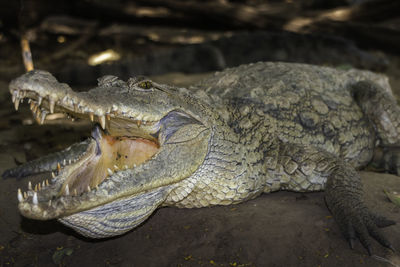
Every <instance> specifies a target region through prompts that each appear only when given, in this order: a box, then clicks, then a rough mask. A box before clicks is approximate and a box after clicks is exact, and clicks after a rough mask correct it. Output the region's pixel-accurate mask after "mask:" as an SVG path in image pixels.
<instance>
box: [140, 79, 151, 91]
mask: <svg viewBox="0 0 400 267" xmlns="http://www.w3.org/2000/svg"><path fill="white" fill-rule="evenodd" d="M138 86H139V87H140V88H142V89H151V88H152V87H153V84H152V83H151V82H150V81H144V82H140V83H138Z"/></svg>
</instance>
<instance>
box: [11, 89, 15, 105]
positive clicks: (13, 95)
mask: <svg viewBox="0 0 400 267" xmlns="http://www.w3.org/2000/svg"><path fill="white" fill-rule="evenodd" d="M15 92H16V91H14V93H13V94H12V95H11V100H12V102H13V103H14V102H15V99H16V94H15Z"/></svg>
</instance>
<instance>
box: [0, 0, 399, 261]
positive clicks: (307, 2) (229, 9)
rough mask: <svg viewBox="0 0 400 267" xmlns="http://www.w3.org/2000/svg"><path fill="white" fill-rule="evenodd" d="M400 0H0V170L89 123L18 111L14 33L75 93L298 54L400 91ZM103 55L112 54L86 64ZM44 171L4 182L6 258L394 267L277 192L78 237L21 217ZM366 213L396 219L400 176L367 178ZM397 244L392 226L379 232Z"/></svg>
mask: <svg viewBox="0 0 400 267" xmlns="http://www.w3.org/2000/svg"><path fill="white" fill-rule="evenodd" d="M399 14H400V1H397V0H392V1H389V0H370V1H367V0H364V1H363V0H358V1H357V0H286V1H284V0H275V1H257V0H247V1H234V0H232V1H228V0H219V1H201V0H197V1H194V0H192V1H183V0H166V1H161V0H160V1H157V0H147V1H145V0H143V1H101V0H93V1H88V0H85V1H67V0H58V1H54V0H53V1H51V0H43V1H28V0H26V1H1V2H0V118H1V119H0V173H1V172H3V171H4V170H5V169H7V168H11V167H13V166H15V165H16V164H20V163H22V162H25V161H27V160H31V159H34V158H37V157H39V156H43V155H45V154H48V153H49V152H54V151H58V150H60V149H63V148H65V147H66V146H68V145H70V144H72V143H73V142H77V141H80V140H81V139H82V138H84V137H85V136H87V135H88V134H89V132H90V127H91V126H90V124H88V123H87V122H85V121H77V122H74V123H72V122H70V121H68V120H66V119H63V120H54V121H47V122H46V123H45V125H43V126H39V125H37V124H36V123H34V121H33V119H32V116H31V114H30V111H29V108H28V106H27V105H26V104H21V105H20V109H19V111H18V112H17V111H15V110H14V107H13V105H12V102H11V101H10V96H9V92H8V83H9V81H10V80H11V79H12V78H15V77H17V76H19V75H21V74H22V73H24V72H25V70H24V65H23V61H22V58H21V46H20V40H21V38H23V37H24V38H26V39H27V40H29V43H30V46H31V51H32V56H33V63H34V65H35V68H39V69H45V70H48V71H51V72H52V73H54V74H55V75H56V76H57V77H58V78H59V79H60V80H61V81H63V82H67V83H69V84H71V85H73V87H74V88H75V89H77V90H85V89H87V88H89V87H90V86H94V85H95V84H96V79H97V78H98V77H99V76H101V75H105V74H114V75H118V76H120V77H122V78H123V79H127V78H128V77H131V76H135V75H146V76H150V77H151V78H152V79H154V80H157V81H159V82H163V83H168V84H175V85H180V86H187V85H190V84H192V83H194V82H196V81H198V80H199V79H201V78H204V77H206V76H207V75H210V73H212V72H214V71H217V70H222V69H224V68H227V67H233V66H237V65H240V64H245V63H250V62H256V61H287V62H304V63H312V64H318V65H324V66H333V67H337V68H342V69H349V68H353V67H356V68H360V69H367V70H372V71H377V72H381V73H384V74H386V75H388V77H389V79H390V83H391V85H392V87H393V90H394V92H395V94H396V95H397V96H399V92H400V91H399V90H400V60H399V53H400V49H399V48H400V15H399ZM106 51H108V52H110V51H111V52H110V53H111V54H113V55H114V56H115V58H114V59H112V60H108V61H105V62H103V63H102V64H99V65H94V66H92V65H89V64H88V62H89V59H93V58H96V55H99V54H101V53H103V54H104V53H105V52H106ZM43 178H44V177H43V175H41V176H40V175H39V176H37V177H30V178H26V179H22V180H15V179H7V180H0V266H55V265H58V266H388V265H390V264H392V265H390V266H395V264H397V266H400V258H399V254H398V253H392V252H390V251H387V250H385V249H383V248H381V247H380V246H379V245H377V244H376V243H374V244H373V251H374V253H375V254H376V255H375V256H373V257H369V256H367V253H366V251H365V250H364V248H362V246H361V245H360V244H358V243H357V244H356V245H355V249H354V250H350V249H349V246H348V244H347V242H346V241H345V240H344V238H343V237H342V235H341V233H340V232H339V230H338V228H337V225H336V223H335V222H334V221H333V219H332V217H331V216H330V213H329V212H328V210H327V209H326V206H325V203H324V200H323V193H312V194H300V193H290V192H278V193H274V194H270V195H263V196H261V197H259V198H257V199H255V200H252V201H248V202H246V203H243V204H240V205H236V206H226V207H213V208H204V209H177V208H162V209H159V210H158V211H157V212H156V213H155V214H154V215H153V216H151V218H150V219H149V220H147V221H146V222H145V223H144V224H143V225H141V226H140V227H138V228H136V229H134V230H133V231H131V232H129V233H127V234H126V235H123V236H121V237H117V238H113V239H108V240H89V239H85V238H83V237H81V236H79V235H77V234H76V233H74V232H73V231H72V230H70V229H68V228H66V227H64V226H62V225H61V224H59V223H58V222H56V221H46V222H39V221H33V220H28V219H24V218H22V217H21V216H20V215H19V213H18V210H17V198H16V192H17V188H22V190H25V189H26V187H27V182H28V180H29V179H31V180H32V182H33V183H35V182H37V181H41V180H43ZM362 178H363V183H364V189H365V192H366V201H367V204H368V205H369V206H370V207H371V209H373V210H376V211H378V212H379V213H381V214H382V215H385V216H387V217H389V218H390V219H392V220H396V221H397V222H400V208H399V207H398V206H395V205H394V204H393V203H391V202H390V201H389V200H388V198H387V196H386V195H385V193H384V192H383V190H386V191H388V192H395V191H396V192H400V182H399V179H398V177H396V176H393V175H389V174H382V173H376V172H371V169H369V171H367V172H362ZM384 232H385V233H386V235H387V236H388V238H389V240H390V241H391V242H392V244H393V246H394V247H395V248H397V250H399V249H400V226H399V223H398V224H397V225H395V226H392V227H390V228H387V229H385V230H384Z"/></svg>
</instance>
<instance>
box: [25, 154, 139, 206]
mask: <svg viewBox="0 0 400 267" xmlns="http://www.w3.org/2000/svg"><path fill="white" fill-rule="evenodd" d="M65 164H66V160H65V159H64V165H65ZM69 164H71V160H69ZM133 167H134V168H136V164H134V165H133ZM128 168H129V167H128V165H124V168H123V169H124V170H126V169H128ZM118 170H120V169H119V167H118V166H117V165H114V171H118ZM57 171H58V172H60V171H61V164H60V163H58V164H57ZM114 171H113V170H112V169H110V168H107V173H108V174H109V175H110V176H111V175H113V174H114ZM51 176H52V178H53V179H55V177H56V174H55V173H54V172H51ZM47 186H49V180H47V179H46V180H45V181H43V182H42V183H38V184H36V185H35V188H33V187H32V183H31V182H30V181H29V182H28V192H29V191H31V192H32V191H33V197H32V204H33V205H38V204H39V202H38V196H37V192H38V191H40V190H42V189H45V188H46V187H47ZM97 189H98V185H96V190H97ZM90 191H92V188H90V186H88V187H87V192H88V193H89V192H90ZM64 194H65V196H69V195H70V189H69V186H68V184H67V185H66V186H65V189H64ZM77 195H78V192H77V191H76V189H74V192H73V196H77ZM17 198H18V201H19V202H20V203H21V202H24V201H26V200H27V198H28V193H27V192H22V191H21V188H18V193H17ZM48 205H49V207H50V206H51V199H50V200H49V203H48Z"/></svg>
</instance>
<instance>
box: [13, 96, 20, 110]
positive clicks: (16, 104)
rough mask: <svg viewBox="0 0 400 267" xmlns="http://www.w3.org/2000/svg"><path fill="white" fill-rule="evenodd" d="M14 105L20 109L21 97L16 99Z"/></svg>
mask: <svg viewBox="0 0 400 267" xmlns="http://www.w3.org/2000/svg"><path fill="white" fill-rule="evenodd" d="M14 107H15V110H18V107H19V98H17V99H15V102H14Z"/></svg>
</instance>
